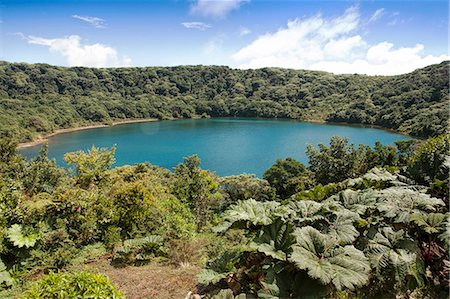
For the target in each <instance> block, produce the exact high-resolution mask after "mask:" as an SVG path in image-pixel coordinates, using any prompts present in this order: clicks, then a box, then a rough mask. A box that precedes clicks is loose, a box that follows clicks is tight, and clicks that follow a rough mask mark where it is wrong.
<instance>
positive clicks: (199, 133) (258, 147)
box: [20, 119, 408, 176]
mask: <svg viewBox="0 0 450 299" xmlns="http://www.w3.org/2000/svg"><path fill="white" fill-rule="evenodd" d="M333 135H339V136H342V137H347V138H348V139H349V140H350V142H351V143H354V144H359V143H362V144H367V145H373V144H374V143H375V141H381V142H382V143H383V144H393V142H394V141H397V140H404V139H407V138H408V137H406V136H402V135H398V134H395V133H392V132H388V131H383V130H379V129H373V128H365V127H355V126H343V125H328V124H313V123H302V122H295V121H288V120H266V119H188V120H177V121H159V122H145V123H132V124H124V125H118V126H114V127H107V128H98V129H91V130H84V131H77V132H71V133H66V134H60V135H57V136H54V137H52V138H50V140H49V156H50V158H55V159H56V161H57V163H58V164H59V165H62V166H64V165H65V163H64V160H63V155H64V153H67V152H72V151H76V150H80V149H81V150H87V149H89V148H90V147H91V146H92V145H95V146H98V147H111V146H113V145H116V147H117V150H116V164H115V165H125V164H135V163H139V162H144V161H148V162H150V163H152V164H154V165H159V166H163V167H166V168H169V169H172V168H173V167H174V166H176V165H177V164H179V163H180V162H182V161H183V157H186V156H189V155H192V154H197V155H198V156H199V157H200V158H201V159H202V164H201V167H202V168H204V169H209V170H212V171H215V172H216V173H217V174H218V175H222V176H225V175H237V174H241V173H254V174H256V175H258V176H262V174H263V173H264V171H265V170H266V169H267V168H269V167H270V165H272V164H273V163H274V162H275V160H276V159H278V158H286V157H293V158H295V159H297V160H299V161H301V162H303V163H305V164H306V163H307V162H308V160H307V157H306V155H305V150H306V145H307V144H312V145H314V146H317V144H319V143H328V141H329V139H330V137H331V136H333ZM39 148H40V146H36V147H30V148H25V149H21V150H20V152H21V153H22V154H23V155H25V156H26V157H28V158H30V157H33V156H34V155H36V153H37V152H38V151H39Z"/></svg>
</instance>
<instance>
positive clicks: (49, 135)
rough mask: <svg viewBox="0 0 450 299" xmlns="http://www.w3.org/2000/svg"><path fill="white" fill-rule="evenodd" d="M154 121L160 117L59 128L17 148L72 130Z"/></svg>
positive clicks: (31, 145) (29, 145)
mask: <svg viewBox="0 0 450 299" xmlns="http://www.w3.org/2000/svg"><path fill="white" fill-rule="evenodd" d="M153 121H160V119H157V118H142V119H124V120H118V121H113V122H112V123H111V124H92V125H87V126H80V127H73V128H66V129H57V130H55V131H54V132H53V133H50V134H47V135H45V136H40V137H37V138H36V139H35V140H32V141H29V142H21V143H19V144H17V148H18V149H22V148H27V147H33V146H36V145H40V144H43V143H46V142H47V141H48V139H49V138H51V137H54V136H56V135H60V134H65V133H72V132H78V131H84V130H91V129H99V128H108V127H115V126H120V125H126V124H132V123H143V122H153Z"/></svg>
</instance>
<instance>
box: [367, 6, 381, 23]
mask: <svg viewBox="0 0 450 299" xmlns="http://www.w3.org/2000/svg"><path fill="white" fill-rule="evenodd" d="M383 14H384V8H380V9H377V10H376V11H375V12H374V13H373V15H372V16H371V17H370V19H369V22H375V21H376V20H378V19H379V18H381V17H382V16H383Z"/></svg>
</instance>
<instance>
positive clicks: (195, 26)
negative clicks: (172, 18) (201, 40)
mask: <svg viewBox="0 0 450 299" xmlns="http://www.w3.org/2000/svg"><path fill="white" fill-rule="evenodd" d="M181 25H183V26H184V27H186V28H188V29H198V30H202V31H203V30H206V29H208V28H211V25H209V24H205V23H202V22H183V23H181Z"/></svg>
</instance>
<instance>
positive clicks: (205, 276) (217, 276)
mask: <svg viewBox="0 0 450 299" xmlns="http://www.w3.org/2000/svg"><path fill="white" fill-rule="evenodd" d="M228 274H229V273H218V272H216V271H213V270H210V269H205V270H203V271H201V272H200V273H199V274H197V280H198V282H199V283H201V284H204V285H208V284H211V283H217V282H219V281H221V280H222V279H224V278H225V277H227V276H228Z"/></svg>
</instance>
